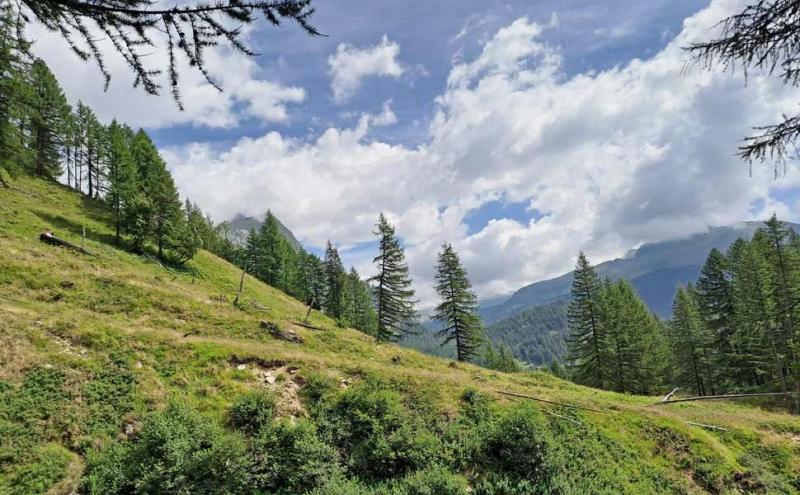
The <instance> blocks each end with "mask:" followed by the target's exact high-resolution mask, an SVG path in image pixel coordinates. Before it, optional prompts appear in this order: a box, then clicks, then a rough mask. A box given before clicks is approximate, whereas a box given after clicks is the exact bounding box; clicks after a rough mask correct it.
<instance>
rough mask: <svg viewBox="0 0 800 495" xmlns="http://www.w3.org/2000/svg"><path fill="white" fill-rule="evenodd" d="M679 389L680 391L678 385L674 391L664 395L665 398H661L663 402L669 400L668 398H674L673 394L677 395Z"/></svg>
mask: <svg viewBox="0 0 800 495" xmlns="http://www.w3.org/2000/svg"><path fill="white" fill-rule="evenodd" d="M677 391H678V387H675V388H673V389H672V392H670V393H668V394H667V395H665V396H664V398H663V399H661V402H667V401H668V400H670V399H671V398H672V396H673V395H675V392H677Z"/></svg>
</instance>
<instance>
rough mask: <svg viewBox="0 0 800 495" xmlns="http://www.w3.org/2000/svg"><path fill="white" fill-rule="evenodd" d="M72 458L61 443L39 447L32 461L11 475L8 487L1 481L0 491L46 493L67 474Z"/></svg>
mask: <svg viewBox="0 0 800 495" xmlns="http://www.w3.org/2000/svg"><path fill="white" fill-rule="evenodd" d="M71 460H72V456H71V455H70V453H69V451H68V450H66V449H65V448H64V447H62V446H60V445H54V444H48V445H43V446H41V447H38V448H37V449H36V450H35V451H34V452H33V458H32V459H31V462H29V463H26V464H24V465H23V466H21V467H20V468H19V469H18V470H16V471H15V472H14V473H13V474H12V475H11V476H10V477H9V479H8V487H6V486H4V483H2V482H0V493H4V494H8V495H27V494H30V493H45V492H47V490H48V489H49V488H50V487H52V486H53V485H54V484H55V483H57V482H58V481H59V480H61V479H62V478H63V477H64V476H65V475H66V472H67V469H68V468H69V464H70V462H71ZM6 490H7V491H6Z"/></svg>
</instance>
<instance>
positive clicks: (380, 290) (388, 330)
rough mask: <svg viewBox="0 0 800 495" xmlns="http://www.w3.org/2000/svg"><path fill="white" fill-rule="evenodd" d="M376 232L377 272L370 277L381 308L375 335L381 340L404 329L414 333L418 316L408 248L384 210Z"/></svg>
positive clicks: (393, 337) (398, 333)
mask: <svg viewBox="0 0 800 495" xmlns="http://www.w3.org/2000/svg"><path fill="white" fill-rule="evenodd" d="M374 233H375V235H377V236H378V238H379V241H378V256H376V257H375V258H374V259H373V262H374V263H375V265H376V267H377V269H378V273H377V274H375V275H374V276H373V277H371V278H370V279H369V281H370V282H371V283H373V284H374V291H375V303H376V306H377V312H378V325H377V329H376V333H375V338H376V340H377V341H379V342H380V341H387V340H399V339H400V338H401V337H402V335H403V334H404V333H412V330H411V329H412V323H413V322H414V320H415V319H416V311H415V309H414V305H415V303H416V301H415V300H414V299H413V298H414V290H413V289H412V288H411V278H410V277H409V275H408V265H406V257H405V252H404V251H403V248H402V246H400V240H399V239H398V238H397V236H396V235H395V232H394V227H392V225H391V224H389V221H388V220H387V219H386V216H385V215H384V214H383V213H381V214H380V217H379V218H378V223H377V230H376V231H375V232H374Z"/></svg>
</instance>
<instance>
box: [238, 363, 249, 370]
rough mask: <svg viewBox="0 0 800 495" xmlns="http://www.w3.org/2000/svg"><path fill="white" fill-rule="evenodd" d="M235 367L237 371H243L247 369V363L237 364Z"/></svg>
mask: <svg viewBox="0 0 800 495" xmlns="http://www.w3.org/2000/svg"><path fill="white" fill-rule="evenodd" d="M236 369H237V370H239V371H244V370H246V369H247V365H246V364H240V365H239V366H237V367H236Z"/></svg>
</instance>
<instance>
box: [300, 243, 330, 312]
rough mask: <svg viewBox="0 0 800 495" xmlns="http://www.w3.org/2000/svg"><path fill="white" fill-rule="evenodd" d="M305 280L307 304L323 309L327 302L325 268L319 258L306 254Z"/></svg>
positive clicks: (304, 264)
mask: <svg viewBox="0 0 800 495" xmlns="http://www.w3.org/2000/svg"><path fill="white" fill-rule="evenodd" d="M302 265H303V266H302V270H303V280H304V285H305V287H306V300H305V302H306V304H307V305H308V306H311V307H312V308H314V309H318V310H319V309H322V304H323V302H324V301H325V268H324V267H323V264H322V260H320V259H319V258H318V257H317V256H315V255H313V254H309V253H304V254H303V256H302Z"/></svg>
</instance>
